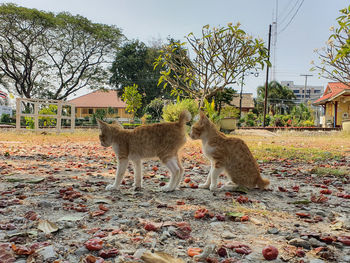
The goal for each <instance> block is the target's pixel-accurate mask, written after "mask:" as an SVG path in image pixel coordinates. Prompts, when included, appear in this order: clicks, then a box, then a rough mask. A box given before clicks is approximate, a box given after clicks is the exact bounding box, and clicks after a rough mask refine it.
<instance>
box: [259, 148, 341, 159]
mask: <svg viewBox="0 0 350 263" xmlns="http://www.w3.org/2000/svg"><path fill="white" fill-rule="evenodd" d="M252 150H253V153H254V156H255V157H256V158H257V159H258V160H262V161H271V160H273V159H288V160H297V161H304V162H309V161H326V160H330V159H333V160H339V159H341V158H343V155H342V154H341V153H339V152H335V151H332V152H331V151H324V150H321V149H317V148H297V147H291V146H280V145H268V146H265V147H256V148H255V147H254V148H253V149H252Z"/></svg>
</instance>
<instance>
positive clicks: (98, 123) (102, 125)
mask: <svg viewBox="0 0 350 263" xmlns="http://www.w3.org/2000/svg"><path fill="white" fill-rule="evenodd" d="M96 121H97V125H98V127H99V128H100V129H102V128H104V127H107V123H105V122H104V121H102V120H100V119H96Z"/></svg>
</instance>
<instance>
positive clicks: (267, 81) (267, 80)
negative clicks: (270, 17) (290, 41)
mask: <svg viewBox="0 0 350 263" xmlns="http://www.w3.org/2000/svg"><path fill="white" fill-rule="evenodd" d="M270 47H271V24H270V26H269V44H268V52H267V61H268V62H270ZM269 64H270V63H268V64H267V67H266V83H265V102H264V121H263V127H265V126H266V109H267V95H268V92H267V88H268V86H269V68H270V66H269Z"/></svg>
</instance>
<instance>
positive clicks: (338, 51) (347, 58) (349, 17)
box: [312, 5, 350, 85]
mask: <svg viewBox="0 0 350 263" xmlns="http://www.w3.org/2000/svg"><path fill="white" fill-rule="evenodd" d="M340 13H341V15H340V16H339V17H338V18H337V22H338V28H334V27H331V28H330V30H331V32H332V34H331V36H330V37H329V39H328V41H327V43H326V47H324V48H322V49H316V50H315V52H316V54H317V55H318V58H319V63H317V64H315V63H314V62H312V64H314V66H313V67H312V70H317V71H318V72H319V75H320V76H321V77H324V78H326V79H330V80H332V81H336V82H342V83H344V84H345V85H349V82H350V5H349V6H348V7H347V8H344V9H342V10H340Z"/></svg>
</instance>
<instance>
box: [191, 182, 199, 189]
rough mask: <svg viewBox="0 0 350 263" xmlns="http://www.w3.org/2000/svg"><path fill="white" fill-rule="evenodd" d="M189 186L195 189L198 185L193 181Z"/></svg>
mask: <svg viewBox="0 0 350 263" xmlns="http://www.w3.org/2000/svg"><path fill="white" fill-rule="evenodd" d="M190 187H191V188H193V189H197V188H198V185H197V184H195V183H190Z"/></svg>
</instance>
